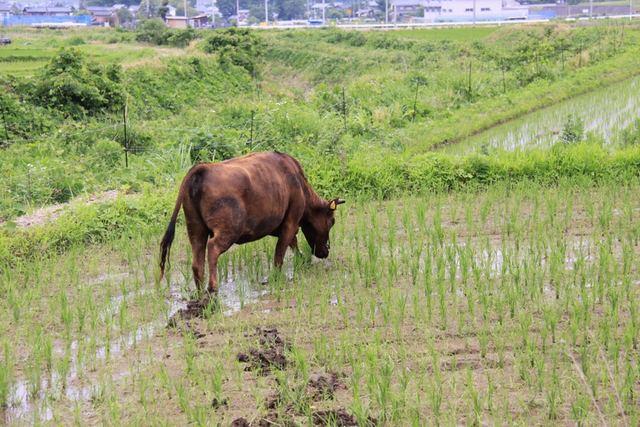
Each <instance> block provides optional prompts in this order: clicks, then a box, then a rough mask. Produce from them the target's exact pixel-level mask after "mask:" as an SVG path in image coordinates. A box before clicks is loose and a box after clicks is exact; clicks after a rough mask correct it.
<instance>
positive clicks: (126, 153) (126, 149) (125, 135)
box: [122, 102, 129, 168]
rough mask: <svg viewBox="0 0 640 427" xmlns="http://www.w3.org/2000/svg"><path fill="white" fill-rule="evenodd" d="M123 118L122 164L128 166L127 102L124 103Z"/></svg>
mask: <svg viewBox="0 0 640 427" xmlns="http://www.w3.org/2000/svg"><path fill="white" fill-rule="evenodd" d="M122 115H123V118H124V165H125V167H127V168H128V167H129V142H128V141H127V103H126V102H125V104H124V110H123V111H122Z"/></svg>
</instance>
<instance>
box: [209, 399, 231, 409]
mask: <svg viewBox="0 0 640 427" xmlns="http://www.w3.org/2000/svg"><path fill="white" fill-rule="evenodd" d="M223 406H227V407H228V406H229V399H227V398H226V397H224V398H222V399H220V400H218V399H217V398H215V397H214V398H213V400H212V401H211V407H212V408H213V409H218V408H221V407H223Z"/></svg>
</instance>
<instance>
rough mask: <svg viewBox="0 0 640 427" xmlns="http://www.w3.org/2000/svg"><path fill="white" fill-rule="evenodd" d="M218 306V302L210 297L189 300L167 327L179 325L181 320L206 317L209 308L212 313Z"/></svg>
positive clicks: (172, 317)
mask: <svg viewBox="0 0 640 427" xmlns="http://www.w3.org/2000/svg"><path fill="white" fill-rule="evenodd" d="M216 308H217V305H216V302H215V301H211V300H208V299H206V300H204V301H200V300H191V301H187V306H186V307H185V308H181V309H180V310H178V311H176V312H175V314H174V315H173V316H171V318H170V319H169V322H167V328H177V327H179V321H180V320H191V319H204V318H205V317H206V315H207V310H208V309H209V310H210V311H209V313H212V312H213V311H214V310H216Z"/></svg>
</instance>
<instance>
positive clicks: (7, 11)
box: [0, 3, 13, 25]
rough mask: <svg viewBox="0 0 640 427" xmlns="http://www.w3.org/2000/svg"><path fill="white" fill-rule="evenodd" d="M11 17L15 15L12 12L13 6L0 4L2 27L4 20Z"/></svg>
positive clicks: (0, 22)
mask: <svg viewBox="0 0 640 427" xmlns="http://www.w3.org/2000/svg"><path fill="white" fill-rule="evenodd" d="M11 15H13V12H11V6H9V5H8V4H6V3H0V25H1V24H2V19H3V18H8V17H10V16H11Z"/></svg>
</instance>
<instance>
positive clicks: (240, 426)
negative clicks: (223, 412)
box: [230, 418, 251, 427]
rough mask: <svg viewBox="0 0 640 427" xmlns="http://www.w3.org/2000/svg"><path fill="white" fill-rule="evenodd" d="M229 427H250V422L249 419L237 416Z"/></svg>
mask: <svg viewBox="0 0 640 427" xmlns="http://www.w3.org/2000/svg"><path fill="white" fill-rule="evenodd" d="M230 427H251V424H249V421H247V420H246V419H244V418H237V419H235V420H233V422H232V423H231V424H230Z"/></svg>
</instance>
